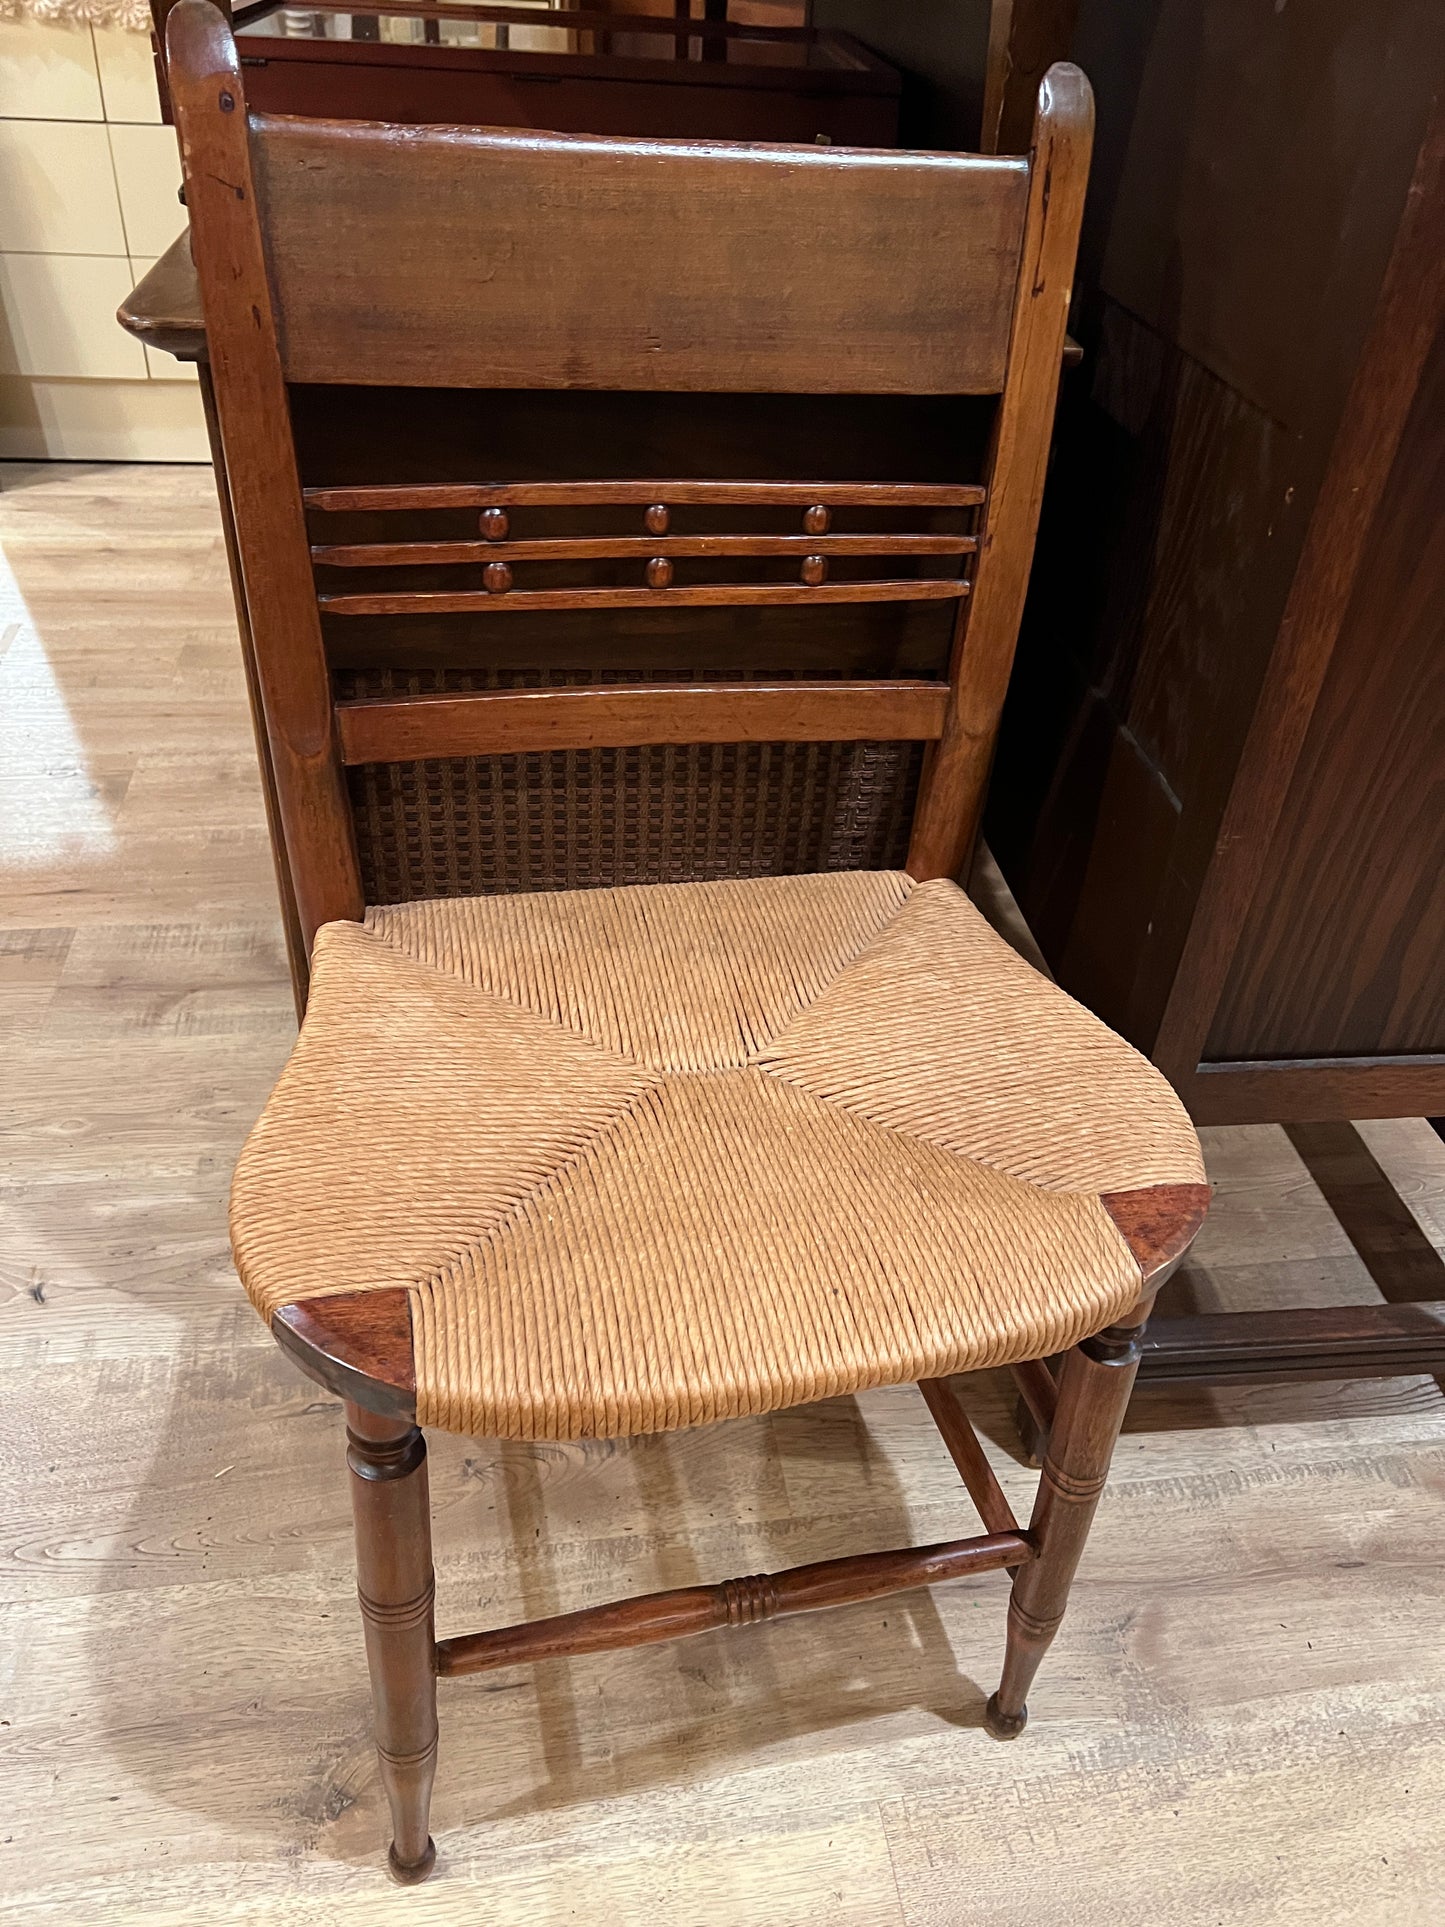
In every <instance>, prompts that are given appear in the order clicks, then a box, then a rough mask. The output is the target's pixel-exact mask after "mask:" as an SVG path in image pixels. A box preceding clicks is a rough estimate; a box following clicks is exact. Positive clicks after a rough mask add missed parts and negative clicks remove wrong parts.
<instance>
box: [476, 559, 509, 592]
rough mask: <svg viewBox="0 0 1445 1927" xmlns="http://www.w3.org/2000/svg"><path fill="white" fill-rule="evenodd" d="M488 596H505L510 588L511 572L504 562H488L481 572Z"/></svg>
mask: <svg viewBox="0 0 1445 1927" xmlns="http://www.w3.org/2000/svg"><path fill="white" fill-rule="evenodd" d="M482 581H483V582H484V583H485V584H486V588H487V594H488V595H505V594H506V593H507V591H508V589H510V588H511V586H512V571H511V570H510V569H509V568H508V566H507V564H506V563H505V562H489V563H488V564H487V566H486V568H485V569H483V570H482Z"/></svg>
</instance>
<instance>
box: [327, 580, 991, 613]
mask: <svg viewBox="0 0 1445 1927" xmlns="http://www.w3.org/2000/svg"><path fill="white" fill-rule="evenodd" d="M967 594H968V584H967V583H966V582H964V581H962V580H959V579H957V578H953V577H947V578H940V579H936V580H935V579H928V578H923V579H920V580H917V581H897V582H894V581H884V582H824V583H821V584H819V585H818V586H817V587H816V588H815V587H811V586H809V585H808V584H806V583H797V582H716V583H712V582H710V583H698V584H696V585H694V586H690V587H684V588H680V589H516V590H508V591H506V592H505V593H502V594H497V593H494V592H493V591H490V590H487V589H455V590H448V589H418V590H415V591H413V592H412V593H411V594H407V593H406V592H404V591H403V592H401V593H398V594H393V595H385V594H378V595H323V596H320V597H318V598H317V599H318V601H319V602H320V604H321V608H322V610H323V612H324V613H325V614H327V615H329V616H444V615H522V614H523V613H525V612H526V611H528V610H530V611H532V612H533V613H535V612H537V611H538V610H547V609H663V608H668V607H671V608H674V609H715V608H718V607H721V606H723V605H732V606H734V607H738V608H742V607H744V606H747V607H753V608H765V607H768V606H772V607H774V608H776V607H778V606H779V605H782V606H785V607H790V606H795V605H796V606H800V607H807V606H808V605H809V604H817V603H825V602H956V601H957V600H958V599H959V598H960V597H962V596H966V595H967Z"/></svg>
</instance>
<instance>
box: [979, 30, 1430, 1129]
mask: <svg viewBox="0 0 1445 1927" xmlns="http://www.w3.org/2000/svg"><path fill="white" fill-rule="evenodd" d="M1074 49H1075V52H1076V54H1077V56H1078V57H1079V58H1080V60H1081V62H1082V63H1083V64H1085V65H1086V66H1088V67H1089V68H1090V70H1091V71H1092V72H1093V75H1094V78H1095V83H1096V86H1097V88H1098V93H1099V100H1100V141H1099V150H1098V154H1099V158H1098V162H1097V165H1096V170H1095V179H1094V185H1093V195H1092V200H1091V206H1090V213H1089V219H1088V238H1087V241H1086V245H1085V252H1084V258H1083V263H1082V268H1081V274H1080V280H1079V293H1078V299H1077V306H1076V320H1075V331H1076V333H1078V334H1079V335H1080V337H1081V339H1082V341H1083V343H1084V348H1085V355H1086V367H1085V368H1084V369H1083V370H1081V371H1080V373H1079V375H1077V376H1075V377H1073V378H1072V379H1073V392H1072V394H1071V396H1070V399H1069V403H1068V408H1067V417H1066V419H1065V421H1064V422H1063V424H1062V426H1061V430H1060V437H1059V447H1058V453H1057V457H1056V465H1055V474H1054V478H1053V484H1052V487H1051V491H1050V497H1049V508H1048V514H1049V526H1048V530H1047V533H1046V536H1045V539H1044V541H1043V542H1042V543H1041V546H1040V553H1039V565H1038V570H1037V574H1036V585H1035V591H1034V596H1033V604H1032V608H1031V612H1030V620H1029V624H1028V630H1027V635H1026V639H1025V642H1024V645H1023V647H1022V649H1021V652H1020V658H1019V665H1018V673H1017V676H1016V680H1015V686H1014V700H1013V714H1012V716H1011V718H1010V721H1009V725H1008V728H1007V733H1006V736H1005V739H1004V741H1003V743H1002V745H1001V749H1000V757H999V766H998V773H997V780H996V782H995V787H994V797H993V804H992V812H991V831H992V839H993V842H994V846H995V849H996V851H997V852H998V854H999V857H1000V860H1001V862H1002V863H1003V866H1004V869H1005V872H1006V873H1007V874H1008V876H1009V878H1010V881H1011V882H1012V883H1013V886H1014V888H1015V890H1016V892H1017V894H1018V896H1019V899H1020V901H1021V903H1022V904H1023V907H1024V909H1025V912H1026V914H1027V915H1028V917H1029V920H1030V923H1031V925H1032V927H1033V928H1034V930H1035V932H1036V934H1037V936H1038V938H1039V941H1040V943H1041V945H1042V947H1043V949H1044V951H1045V954H1046V955H1047V956H1048V957H1049V959H1050V962H1051V963H1052V965H1053V966H1054V968H1055V969H1056V971H1057V972H1058V974H1059V976H1060V978H1061V979H1062V981H1063V982H1064V983H1065V984H1066V985H1067V986H1068V987H1069V988H1070V989H1071V990H1074V991H1075V992H1076V993H1077V994H1078V995H1080V996H1082V997H1083V998H1084V999H1085V1000H1086V1001H1087V1002H1089V1003H1090V1004H1091V1005H1092V1006H1093V1007H1094V1008H1095V1009H1097V1010H1099V1011H1100V1012H1101V1013H1102V1014H1103V1015H1104V1016H1106V1017H1107V1018H1108V1019H1109V1021H1110V1022H1112V1023H1113V1024H1115V1025H1116V1026H1117V1027H1118V1028H1119V1029H1121V1030H1122V1031H1124V1033H1125V1034H1126V1035H1127V1036H1129V1037H1130V1038H1132V1039H1133V1041H1134V1042H1135V1043H1137V1044H1138V1045H1139V1046H1140V1047H1141V1048H1142V1049H1144V1050H1146V1051H1147V1052H1149V1054H1150V1055H1151V1056H1153V1057H1154V1059H1155V1061H1156V1062H1158V1063H1159V1064H1160V1065H1161V1066H1162V1067H1163V1068H1164V1069H1165V1070H1166V1071H1168V1073H1169V1075H1170V1076H1171V1078H1173V1080H1174V1081H1175V1083H1176V1084H1177V1086H1178V1088H1179V1089H1180V1091H1181V1092H1182V1093H1183V1094H1184V1096H1185V1098H1186V1100H1187V1101H1188V1103H1189V1104H1190V1107H1191V1109H1192V1110H1193V1112H1194V1115H1195V1116H1196V1117H1197V1118H1199V1119H1200V1120H1201V1121H1204V1122H1248V1121H1253V1120H1280V1121H1284V1120H1296V1119H1327V1118H1346V1117H1360V1116H1372V1115H1417V1114H1420V1113H1423V1112H1430V1111H1432V1110H1435V1109H1438V1108H1440V1107H1442V1106H1445V968H1442V956H1445V881H1442V878H1445V407H1442V399H1445V360H1442V355H1445V341H1442V328H1445V181H1442V175H1441V160H1442V151H1445V123H1442V122H1441V120H1440V118H1439V116H1438V113H1437V115H1436V118H1435V119H1434V121H1433V123H1432V121H1431V112H1432V99H1433V97H1434V96H1435V94H1436V93H1437V91H1438V88H1439V86H1440V82H1441V78H1442V73H1445V15H1442V13H1441V10H1440V9H1439V8H1438V7H1437V6H1434V5H1430V4H1417V3H1416V0H1382V4H1381V5H1379V6H1377V7H1372V8H1371V9H1369V10H1368V12H1367V14H1364V15H1362V14H1361V12H1360V10H1359V9H1358V8H1356V7H1354V6H1352V5H1350V4H1349V3H1348V0H1320V4H1319V5H1317V6H1316V7H1313V8H1311V9H1304V10H1297V9H1287V10H1285V11H1283V12H1281V13H1279V14H1275V13H1274V12H1273V11H1272V10H1264V9H1260V10H1241V9H1239V8H1236V7H1232V6H1229V5H1225V4H1222V3H1221V4H1206V5H1203V6H1200V7H1192V8H1183V7H1174V6H1168V5H1160V4H1143V0H1135V3H1134V4H1131V5H1128V6H1120V5H1118V4H1117V0H1109V4H1103V0H1097V3H1096V0H1083V4H1082V5H1081V6H1080V8H1079V19H1078V26H1077V30H1076V33H1075V37H1074Z"/></svg>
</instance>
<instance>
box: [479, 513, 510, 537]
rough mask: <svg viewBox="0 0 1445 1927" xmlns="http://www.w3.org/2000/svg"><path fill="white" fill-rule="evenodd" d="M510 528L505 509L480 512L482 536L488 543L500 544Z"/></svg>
mask: <svg viewBox="0 0 1445 1927" xmlns="http://www.w3.org/2000/svg"><path fill="white" fill-rule="evenodd" d="M510 527H511V523H510V522H509V521H508V519H507V511H506V510H505V509H483V510H482V534H483V535H484V536H486V538H487V540H488V541H489V542H500V541H502V540H504V538H505V537H506V533H507V530H508V529H509V528H510Z"/></svg>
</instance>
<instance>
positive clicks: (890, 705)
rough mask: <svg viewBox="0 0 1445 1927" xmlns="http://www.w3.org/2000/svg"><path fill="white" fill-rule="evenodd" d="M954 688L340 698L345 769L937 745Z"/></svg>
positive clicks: (806, 686)
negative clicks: (535, 757)
mask: <svg viewBox="0 0 1445 1927" xmlns="http://www.w3.org/2000/svg"><path fill="white" fill-rule="evenodd" d="M947 699H948V685H947V684H946V683H929V682H863V683H849V682H817V683H805V682H793V683H782V684H778V685H777V686H769V685H764V684H752V685H749V684H746V683H720V684H716V685H713V686H709V685H707V684H700V683H675V684H671V683H650V684H644V685H634V686H631V687H627V688H617V687H598V688H589V689H523V690H508V691H505V692H496V693H492V692H487V693H485V694H475V695H457V696H412V697H409V698H408V697H404V698H402V699H400V700H396V701H387V700H378V699H371V700H362V701H359V702H341V703H338V704H337V706H336V720H337V726H338V730H339V733H340V737H341V754H342V759H343V761H344V762H346V763H350V764H359V763H387V762H406V761H409V760H412V759H414V758H419V757H421V758H424V757H457V756H492V755H497V754H503V753H506V752H509V751H515V750H559V749H597V748H607V749H624V748H628V747H630V746H633V745H637V744H643V743H660V744H665V743H766V742H778V741H786V742H797V743H805V742H849V741H852V742H870V741H876V742H888V741H899V742H902V741H928V740H931V739H932V738H934V737H936V736H937V735H938V734H939V733H940V731H941V730H942V728H943V713H944V706H945V704H946V702H947Z"/></svg>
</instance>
